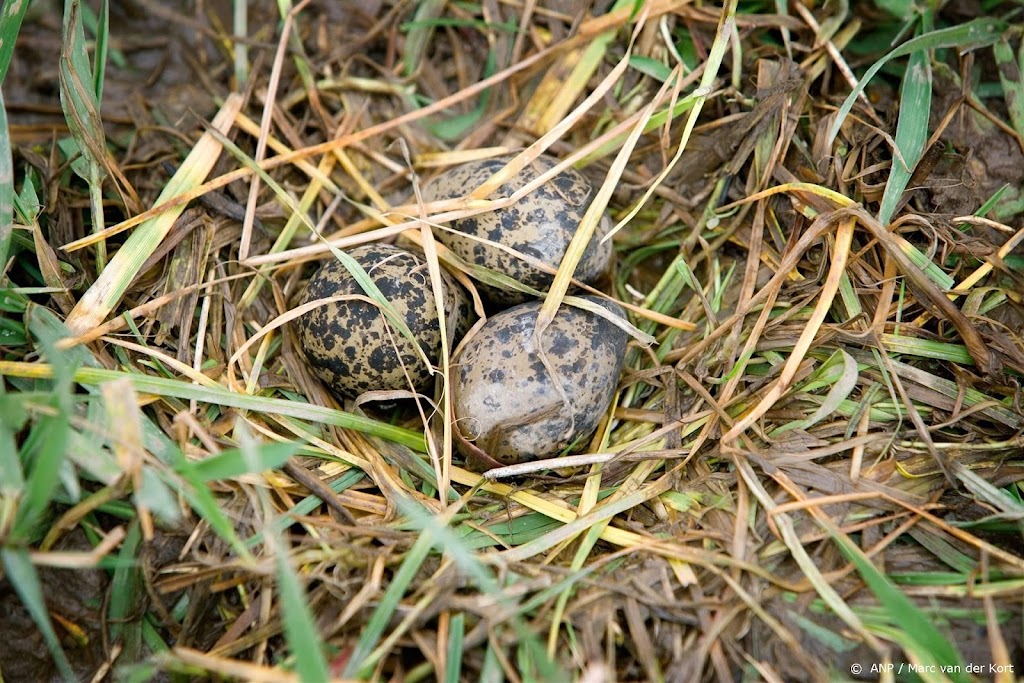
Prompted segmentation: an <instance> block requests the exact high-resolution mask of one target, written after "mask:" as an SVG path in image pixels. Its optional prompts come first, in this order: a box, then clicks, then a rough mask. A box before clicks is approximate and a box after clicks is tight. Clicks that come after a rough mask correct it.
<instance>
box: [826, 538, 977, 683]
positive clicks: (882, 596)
mask: <svg viewBox="0 0 1024 683" xmlns="http://www.w3.org/2000/svg"><path fill="white" fill-rule="evenodd" d="M832 538H833V539H834V540H835V541H836V543H838V544H839V549H840V550H841V551H842V553H843V555H844V556H846V558H847V559H848V560H850V562H852V563H853V565H854V567H856V568H857V572H858V573H859V574H860V576H861V578H862V579H864V582H865V583H866V584H867V585H868V588H869V589H870V590H871V592H872V593H874V595H875V597H876V598H878V600H879V602H880V603H881V604H882V607H883V608H884V609H885V611H886V612H888V614H889V615H891V616H892V618H893V624H894V625H898V626H899V630H900V631H901V632H902V633H903V634H904V635H905V637H906V638H907V639H908V642H906V646H907V648H908V649H913V650H914V651H915V652H916V653H919V654H921V655H926V656H929V657H930V658H931V659H933V660H934V661H935V662H936V663H937V664H939V665H940V666H943V667H948V668H944V669H943V671H944V672H945V673H947V674H949V676H950V678H951V679H952V680H953V681H963V682H964V683H966V682H967V680H968V679H967V678H966V677H965V676H964V675H963V674H962V673H960V672H962V670H963V669H962V668H961V665H962V664H963V658H962V657H961V656H960V654H959V653H958V652H957V650H956V648H955V647H954V646H953V644H952V643H950V642H949V640H947V639H946V637H945V636H944V635H942V633H941V632H940V631H939V630H938V629H937V628H936V627H935V624H933V623H932V621H931V620H930V619H929V618H928V617H927V616H926V615H925V614H924V613H923V612H921V610H919V609H918V608H917V605H915V604H914V603H913V602H911V600H910V598H908V597H907V596H906V595H904V594H903V593H902V592H901V591H900V590H899V589H898V588H896V587H895V586H894V585H893V584H892V583H891V582H890V581H889V579H888V578H886V576H885V575H884V574H882V573H881V572H880V571H878V569H877V568H876V567H875V565H873V564H871V561H870V560H869V559H868V558H867V557H866V556H865V555H864V553H863V552H861V550H860V549H859V548H857V547H856V546H855V545H853V543H852V542H851V541H850V540H849V539H848V538H846V537H845V536H843V535H841V534H837V533H833V534H832Z"/></svg>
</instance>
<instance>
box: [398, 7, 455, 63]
mask: <svg viewBox="0 0 1024 683" xmlns="http://www.w3.org/2000/svg"><path fill="white" fill-rule="evenodd" d="M447 4H448V0H420V3H419V6H418V7H417V8H416V14H415V15H414V16H413V20H412V22H410V23H409V24H406V25H404V26H403V27H402V28H403V29H405V30H408V31H409V34H408V36H406V39H405V50H404V53H405V55H404V56H403V58H402V68H403V69H404V71H405V74H406V75H407V76H409V75H412V74H414V73H416V71H417V70H418V69H419V67H420V62H421V61H422V60H423V55H424V54H426V51H427V46H428V45H429V44H430V38H431V37H432V36H433V35H434V28H435V26H436V24H435V22H434V20H436V19H438V18H439V17H440V16H441V14H442V12H444V8H445V5H447Z"/></svg>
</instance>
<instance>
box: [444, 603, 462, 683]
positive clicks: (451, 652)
mask: <svg viewBox="0 0 1024 683" xmlns="http://www.w3.org/2000/svg"><path fill="white" fill-rule="evenodd" d="M465 633H466V617H465V615H464V614H462V613H461V612H460V613H458V614H456V615H455V616H453V617H452V620H451V623H450V624H449V626H448V670H447V671H446V672H445V680H446V681H447V682H448V683H459V681H461V680H462V657H463V651H462V648H463V645H464V642H463V639H464V636H465Z"/></svg>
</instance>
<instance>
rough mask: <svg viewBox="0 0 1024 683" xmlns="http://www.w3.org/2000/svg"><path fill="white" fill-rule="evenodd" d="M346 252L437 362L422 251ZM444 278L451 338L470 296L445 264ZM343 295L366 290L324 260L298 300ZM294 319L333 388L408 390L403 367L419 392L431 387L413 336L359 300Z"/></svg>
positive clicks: (466, 314) (464, 321) (346, 391)
mask: <svg viewBox="0 0 1024 683" xmlns="http://www.w3.org/2000/svg"><path fill="white" fill-rule="evenodd" d="M348 254H349V256H351V257H352V258H353V259H355V261H356V262H357V263H359V265H360V266H362V268H363V270H365V271H366V272H367V274H368V275H369V276H370V279H371V280H373V282H374V284H375V285H376V286H377V288H378V289H379V290H380V291H381V294H383V295H384V298H385V299H387V300H388V301H389V302H390V303H391V306H392V307H393V308H394V310H395V312H396V313H397V314H398V315H399V316H401V318H402V319H403V320H405V324H406V325H408V327H409V330H410V331H411V332H412V334H413V337H414V338H415V339H416V343H417V344H419V345H420V347H421V348H422V349H423V351H424V353H425V354H426V356H427V358H429V359H430V362H431V363H432V364H433V365H435V366H436V365H437V364H438V363H439V358H440V355H441V332H440V328H439V326H438V319H437V307H436V306H435V303H434V293H433V288H432V286H431V280H430V273H429V272H428V270H427V264H426V262H425V260H424V259H423V257H422V256H421V255H419V254H415V253H413V252H409V251H406V250H404V249H400V248H398V247H395V246H391V245H388V244H369V245H365V246H361V247H358V248H356V249H353V250H352V251H350V252H348ZM441 279H442V281H443V289H444V292H445V301H444V310H445V312H446V315H447V320H448V331H449V334H452V333H453V332H454V336H455V338H461V337H462V336H463V335H464V334H465V332H466V331H467V330H468V328H469V322H470V319H471V315H472V314H471V308H470V302H469V297H468V295H467V294H466V292H465V290H463V289H462V287H461V286H460V285H459V284H458V282H456V281H455V279H454V278H453V277H452V276H451V275H450V274H448V273H447V272H445V271H444V270H442V271H441ZM341 295H362V296H366V295H365V293H364V292H363V289H362V287H360V286H359V284H358V283H357V282H356V280H355V278H353V277H352V275H351V274H350V273H349V272H348V270H347V269H346V268H345V266H344V265H342V264H341V262H340V261H337V260H332V261H327V262H326V263H324V264H323V266H321V267H320V270H318V271H317V273H316V274H315V275H314V276H313V278H312V279H311V280H310V281H309V283H308V284H307V285H306V289H305V292H304V294H303V296H302V301H301V303H302V304H306V303H309V302H311V301H315V300H317V299H326V298H329V297H334V296H341ZM453 323H454V324H453ZM296 324H297V326H298V330H299V338H300V341H301V343H302V351H303V353H304V354H305V356H306V360H307V361H308V363H309V365H310V367H311V368H312V370H313V373H314V374H315V375H316V376H317V377H319V378H320V380H322V381H323V382H324V384H326V385H327V386H328V387H329V388H330V389H331V390H332V391H334V392H335V393H336V394H339V395H341V396H347V397H350V398H352V397H355V396H358V395H360V394H362V393H364V392H367V391H388V390H399V389H405V390H408V389H409V388H410V387H409V380H408V379H407V378H406V372H408V375H409V377H411V378H412V381H413V385H414V386H415V387H416V389H417V390H418V391H425V390H429V389H430V387H431V381H432V375H431V373H430V368H428V367H427V365H426V364H425V363H424V362H423V360H422V358H421V357H420V356H419V354H417V353H416V350H415V348H414V347H413V345H412V342H411V341H410V340H409V339H407V338H406V337H404V336H403V335H402V333H401V332H399V331H398V330H397V329H394V328H393V326H392V325H391V324H390V323H388V321H387V318H386V317H385V316H384V314H383V313H381V311H380V309H379V308H378V307H377V306H376V305H375V304H372V303H369V302H368V301H364V300H343V301H337V302H333V303H329V304H324V305H322V306H318V307H317V308H315V309H313V310H312V311H309V312H307V313H305V314H303V315H302V316H300V317H299V318H298V319H297V321H296ZM452 348H454V345H453V346H452ZM396 349H397V350H396ZM399 356H401V362H399ZM403 364H404V366H405V367H404V369H403V367H402V366H403Z"/></svg>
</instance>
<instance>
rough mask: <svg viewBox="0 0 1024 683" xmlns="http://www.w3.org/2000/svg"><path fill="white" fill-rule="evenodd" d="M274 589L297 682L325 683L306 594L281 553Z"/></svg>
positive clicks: (324, 670)
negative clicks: (278, 596)
mask: <svg viewBox="0 0 1024 683" xmlns="http://www.w3.org/2000/svg"><path fill="white" fill-rule="evenodd" d="M277 589H278V592H279V593H280V596H281V610H282V612H283V616H284V633H285V638H287V640H288V645H289V647H290V648H291V652H292V654H293V655H294V656H295V669H296V671H298V673H299V679H300V680H303V681H326V680H328V679H329V678H330V677H329V676H328V675H327V662H326V661H325V660H324V655H323V652H322V651H321V650H320V634H319V633H318V632H317V629H316V622H315V621H314V619H313V614H312V612H310V610H309V606H308V605H307V604H306V593H305V591H304V590H303V589H302V586H301V585H300V584H299V579H298V577H297V576H296V575H295V571H294V570H293V569H292V568H291V566H290V565H289V564H288V556H287V555H286V554H285V553H283V552H281V553H277Z"/></svg>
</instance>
